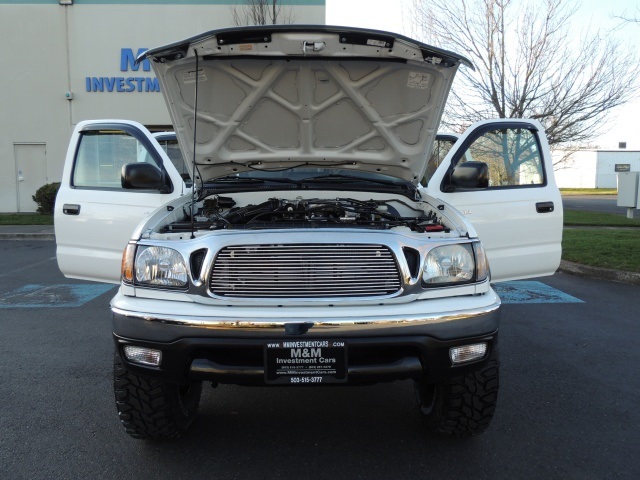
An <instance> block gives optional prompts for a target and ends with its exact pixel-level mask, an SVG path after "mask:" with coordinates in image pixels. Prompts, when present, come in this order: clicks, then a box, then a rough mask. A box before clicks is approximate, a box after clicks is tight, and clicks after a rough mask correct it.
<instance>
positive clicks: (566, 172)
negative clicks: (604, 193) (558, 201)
mask: <svg viewBox="0 0 640 480" xmlns="http://www.w3.org/2000/svg"><path fill="white" fill-rule="evenodd" d="M564 153H565V152H561V151H558V152H553V157H554V164H555V167H554V170H555V177H556V183H557V184H558V186H559V187H560V188H618V172H617V171H616V166H618V167H619V168H622V167H623V166H624V168H628V169H629V170H628V171H631V172H640V151H637V150H578V151H577V152H574V153H572V154H571V155H570V156H569V157H568V159H567V160H566V161H564V162H559V160H560V158H562V156H563V155H564Z"/></svg>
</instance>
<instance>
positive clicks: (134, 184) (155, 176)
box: [120, 163, 166, 191]
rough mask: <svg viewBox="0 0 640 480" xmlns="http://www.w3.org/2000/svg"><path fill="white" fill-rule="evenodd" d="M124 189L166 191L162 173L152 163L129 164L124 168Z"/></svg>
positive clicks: (122, 179) (122, 175)
mask: <svg viewBox="0 0 640 480" xmlns="http://www.w3.org/2000/svg"><path fill="white" fill-rule="evenodd" d="M120 181H121V183H122V188H127V189H134V190H160V191H165V190H166V185H165V181H164V175H163V173H162V171H161V170H160V169H159V168H158V167H156V166H154V165H151V164H150V163H127V164H125V165H123V166H122V173H121V179H120Z"/></svg>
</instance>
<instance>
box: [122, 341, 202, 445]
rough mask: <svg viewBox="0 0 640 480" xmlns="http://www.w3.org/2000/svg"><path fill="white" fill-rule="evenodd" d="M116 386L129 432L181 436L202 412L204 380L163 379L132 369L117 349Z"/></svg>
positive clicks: (141, 435) (138, 435) (153, 436)
mask: <svg viewBox="0 0 640 480" xmlns="http://www.w3.org/2000/svg"><path fill="white" fill-rule="evenodd" d="M113 390H114V392H115V396H116V407H117V409H118V416H119V417H120V421H121V422H122V425H124V428H125V429H126V430H127V433H128V434H129V435H131V436H132V437H133V438H139V439H156V440H161V439H170V438H176V437H178V436H180V435H181V434H182V433H183V432H184V431H185V430H186V429H187V428H188V427H189V425H190V424H191V422H192V421H193V419H194V418H195V416H196V414H197V413H198V404H199V403H200V394H201V393H202V382H191V383H189V384H186V385H177V384H174V383H168V382H163V381H161V380H156V379H154V378H151V377H146V376H143V375H137V374H135V373H132V372H129V371H128V370H126V369H125V367H124V365H123V364H122V359H121V358H120V355H118V353H117V352H116V354H115V357H114V364H113Z"/></svg>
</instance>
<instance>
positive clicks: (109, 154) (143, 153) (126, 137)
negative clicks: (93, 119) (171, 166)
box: [73, 130, 158, 188]
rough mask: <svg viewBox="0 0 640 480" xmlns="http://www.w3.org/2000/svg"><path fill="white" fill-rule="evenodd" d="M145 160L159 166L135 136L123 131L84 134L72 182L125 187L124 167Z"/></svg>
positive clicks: (82, 184) (102, 186)
mask: <svg viewBox="0 0 640 480" xmlns="http://www.w3.org/2000/svg"><path fill="white" fill-rule="evenodd" d="M136 162H145V163H151V164H152V165H154V166H156V167H157V166H158V165H157V164H156V162H155V161H154V160H153V157H152V156H151V155H149V153H148V151H147V149H146V148H145V146H144V145H142V143H140V142H139V141H138V140H137V139H136V138H135V137H133V136H131V135H130V134H128V133H127V132H124V131H121V130H108V131H105V130H100V131H91V132H85V133H83V134H82V137H81V140H80V145H79V147H78V152H77V154H76V161H75V166H74V171H73V185H74V186H76V187H92V188H122V185H121V182H120V176H121V172H122V166H123V165H125V164H127V163H136Z"/></svg>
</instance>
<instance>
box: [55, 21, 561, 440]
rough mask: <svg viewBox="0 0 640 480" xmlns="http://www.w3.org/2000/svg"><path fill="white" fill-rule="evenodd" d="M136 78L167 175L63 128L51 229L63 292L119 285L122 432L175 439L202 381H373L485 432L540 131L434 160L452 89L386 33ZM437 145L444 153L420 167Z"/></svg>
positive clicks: (206, 46)
mask: <svg viewBox="0 0 640 480" xmlns="http://www.w3.org/2000/svg"><path fill="white" fill-rule="evenodd" d="M143 58H144V59H148V60H150V62H151V64H152V65H153V68H154V70H155V73H156V75H157V77H158V79H159V81H160V84H161V87H162V91H163V94H164V97H165V100H166V103H167V106H168V108H169V111H170V114H171V117H172V121H173V125H174V128H175V133H176V136H177V139H178V142H179V145H180V149H181V152H182V156H183V158H184V159H186V161H187V164H188V165H190V166H188V167H187V169H188V173H189V175H187V174H186V172H184V171H178V169H177V168H176V166H175V165H174V164H173V163H172V162H171V160H170V159H169V157H168V156H167V153H166V151H165V149H163V148H162V147H161V146H160V144H159V143H158V141H157V139H156V138H155V137H154V136H153V135H151V134H150V133H149V131H148V130H147V129H145V127H144V126H142V125H140V124H138V123H136V122H132V121H123V120H92V121H84V122H82V123H80V124H78V125H77V127H76V129H75V131H74V132H73V135H72V138H71V142H70V146H69V151H68V154H67V158H66V164H65V168H64V173H63V178H62V185H61V187H60V191H59V193H58V196H57V201H56V207H55V231H56V241H57V258H58V264H59V266H60V269H61V270H62V272H63V273H64V274H65V275H67V276H68V277H73V278H81V279H88V280H95V281H99V282H113V283H117V284H120V289H119V291H118V293H117V294H116V296H115V297H114V298H113V300H112V301H111V310H112V315H113V338H114V341H115V367H114V368H115V371H114V389H115V397H116V404H117V408H118V412H119V415H120V419H121V421H122V423H123V425H124V426H125V428H126V430H127V432H128V433H129V434H130V435H132V436H134V437H136V438H169V437H175V436H178V435H180V434H181V433H182V432H183V431H184V430H185V429H186V428H187V427H188V426H189V424H190V423H191V422H192V420H193V419H194V417H195V415H196V412H197V408H198V403H199V399H200V394H201V389H202V382H203V381H207V382H211V383H212V384H213V385H214V386H215V385H217V384H219V383H232V384H238V385H256V384H257V385H273V386H296V387H298V386H321V385H327V384H328V385H334V384H338V385H353V384H369V383H374V382H384V381H391V380H413V381H414V382H415V385H416V392H417V399H418V403H419V407H420V411H421V412H422V414H423V415H425V416H426V423H427V424H428V425H429V426H430V428H432V429H433V430H434V431H437V432H440V433H442V434H448V435H457V436H468V435H474V434H477V433H480V432H482V431H484V430H485V429H486V428H487V426H488V425H489V422H490V420H491V418H492V416H493V412H494V409H495V405H496V400H497V394H498V348H497V339H498V326H499V312H500V299H499V298H498V296H497V295H496V293H495V292H494V291H493V289H492V288H491V282H495V281H502V280H511V279H519V278H527V277H537V276H543V275H551V274H553V273H554V271H555V270H556V268H557V267H558V264H559V261H560V249H561V246H560V243H561V236H562V205H561V200H560V195H559V192H558V189H557V187H556V185H555V181H554V177H553V170H552V164H551V156H550V153H549V147H548V144H547V141H546V138H545V134H544V131H543V128H542V126H541V125H540V124H539V123H538V122H536V121H532V120H522V119H501V120H495V121H484V122H481V123H478V124H476V125H472V126H471V127H470V128H469V129H468V130H467V132H466V133H464V134H463V135H461V136H460V137H459V138H458V139H457V140H456V138H455V137H454V138H451V137H447V138H445V139H443V140H437V139H436V132H437V129H438V125H439V123H440V119H441V116H442V112H443V109H444V106H445V101H446V98H447V95H448V92H449V89H450V87H451V84H452V82H453V79H454V75H455V73H456V71H457V69H458V67H460V66H461V65H463V66H464V68H473V66H472V65H471V64H470V62H469V61H468V60H466V59H465V58H464V57H462V56H460V55H458V54H455V53H453V52H449V51H445V50H441V49H438V48H435V47H432V46H429V45H426V44H423V43H420V42H418V41H415V40H411V39H409V38H406V37H403V36H400V35H395V34H392V33H388V32H380V31H373V30H363V29H355V28H344V27H330V26H296V25H290V26H266V27H245V28H236V29H223V30H217V31H211V32H207V33H204V34H202V35H198V36H196V37H193V38H189V39H187V40H184V41H182V42H178V43H175V44H172V45H168V46H165V47H160V48H156V49H152V50H149V51H147V52H146V53H144V54H143ZM141 59H142V58H141ZM141 59H139V60H141ZM440 141H442V142H445V143H446V142H447V141H449V142H450V143H449V145H448V147H451V143H455V144H454V145H453V146H452V147H451V148H450V150H449V152H448V154H447V155H446V157H444V158H440V159H439V161H438V162H437V164H433V163H431V164H430V162H434V161H435V160H434V158H433V155H430V152H432V151H434V145H435V144H436V143H437V142H440ZM443 146H444V145H443ZM448 147H447V148H448ZM435 151H438V149H436V150H435ZM436 165H437V166H436ZM427 172H428V182H423V183H426V184H421V181H422V180H423V178H424V177H425V173H427ZM191 179H193V182H192V181H191ZM192 185H193V186H192Z"/></svg>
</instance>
